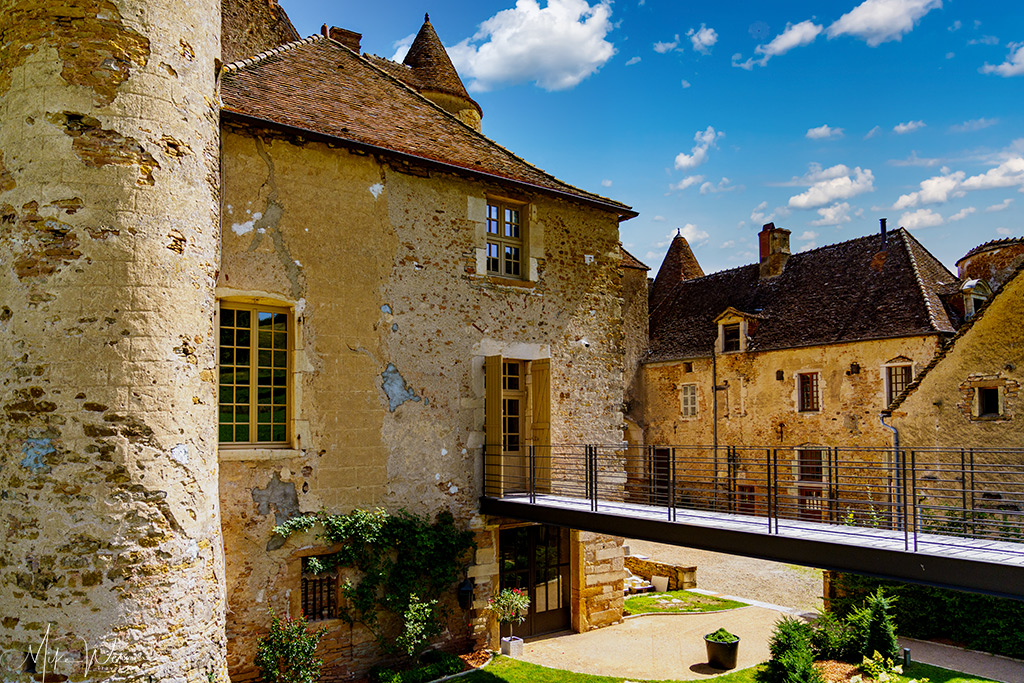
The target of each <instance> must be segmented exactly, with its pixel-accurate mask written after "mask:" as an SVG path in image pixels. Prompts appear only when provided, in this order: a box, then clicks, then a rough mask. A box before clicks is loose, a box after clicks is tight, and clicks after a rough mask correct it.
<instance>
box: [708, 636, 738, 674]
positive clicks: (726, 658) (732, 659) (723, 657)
mask: <svg viewBox="0 0 1024 683" xmlns="http://www.w3.org/2000/svg"><path fill="white" fill-rule="evenodd" d="M704 644H705V645H706V646H707V648H708V664H709V665H710V666H713V667H714V668H716V669H735V668H736V656H737V655H738V654H739V651H740V639H739V638H737V639H736V640H733V641H730V642H728V643H720V642H718V641H715V640H708V639H707V637H705V638H704Z"/></svg>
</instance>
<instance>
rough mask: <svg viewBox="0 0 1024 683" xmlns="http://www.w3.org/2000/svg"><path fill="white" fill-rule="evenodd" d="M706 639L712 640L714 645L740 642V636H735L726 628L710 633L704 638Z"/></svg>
mask: <svg viewBox="0 0 1024 683" xmlns="http://www.w3.org/2000/svg"><path fill="white" fill-rule="evenodd" d="M704 638H705V639H706V640H710V641H711V642H713V643H731V642H733V641H734V640H739V636H734V635H733V634H731V633H729V632H728V631H726V630H725V629H724V628H720V629H718V630H717V631H715V632H714V633H709V634H707V635H706V636H704Z"/></svg>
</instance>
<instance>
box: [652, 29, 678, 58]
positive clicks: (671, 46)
mask: <svg viewBox="0 0 1024 683" xmlns="http://www.w3.org/2000/svg"><path fill="white" fill-rule="evenodd" d="M677 47H679V34H678V33H677V34H676V37H675V39H674V40H673V41H672V42H671V43H670V42H668V41H666V42H663V43H662V42H658V43H655V44H654V51H655V52H657V53H658V54H659V55H663V54H665V53H666V52H672V50H675V49H676V48H677Z"/></svg>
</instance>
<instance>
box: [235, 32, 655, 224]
mask: <svg viewBox="0 0 1024 683" xmlns="http://www.w3.org/2000/svg"><path fill="white" fill-rule="evenodd" d="M221 100H222V109H223V111H224V112H225V113H227V114H229V115H230V114H231V113H237V114H241V115H243V116H248V117H252V118H254V119H257V120H261V121H268V122H273V123H277V124H281V125H284V126H288V127H292V128H298V129H302V130H305V131H309V132H312V133H318V134H321V135H325V136H329V137H331V138H334V139H336V140H339V141H342V142H345V141H348V142H351V143H354V144H356V145H365V146H371V147H375V148H379V149H383V150H389V151H393V152H396V153H398V154H401V155H406V156H411V157H415V158H418V159H421V160H424V161H426V162H432V163H436V164H440V165H443V166H445V167H448V168H451V169H452V170H461V171H465V172H468V173H470V174H474V175H484V176H488V177H491V178H495V179H498V180H506V181H511V182H513V183H519V184H524V185H527V186H531V187H534V188H539V189H541V190H547V191H550V192H554V193H558V194H562V195H568V196H570V197H573V198H576V199H579V200H583V201H585V202H588V203H590V204H594V205H598V206H600V207H602V208H604V209H607V210H609V211H613V212H616V213H618V214H619V215H620V216H624V217H633V216H635V215H636V213H635V212H634V211H632V210H631V209H630V208H629V207H628V206H626V205H625V204H621V203H619V202H616V201H614V200H610V199H606V198H604V197H601V196H599V195H596V194H592V193H590V192H586V191H584V190H580V189H579V188H576V187H573V186H572V185H569V184H568V183H564V182H562V181H560V180H558V179H557V178H555V177H554V176H552V175H550V174H548V173H545V172H544V171H541V170H540V169H538V168H536V167H535V166H532V165H530V164H528V163H527V162H525V161H523V160H522V159H521V158H519V157H517V156H516V155H514V154H512V153H511V152H509V151H508V150H506V149H505V148H503V147H501V146H500V145H498V144H497V143H495V142H494V141H492V140H490V139H489V138H487V137H485V136H483V135H481V134H480V133H477V132H476V131H474V130H473V129H472V128H470V127H468V126H466V125H465V124H463V123H461V122H460V121H459V120H458V119H456V118H455V117H453V116H451V115H449V114H447V113H446V112H445V111H444V110H443V109H441V108H439V107H437V106H436V105H434V104H433V103H431V102H430V101H428V100H427V99H425V98H424V97H422V96H421V95H419V94H418V93H416V92H415V91H414V90H412V89H410V88H409V87H408V86H406V85H405V84H403V83H401V82H399V81H397V80H396V79H395V78H393V77H391V76H389V75H388V74H386V73H385V72H384V71H382V70H381V69H379V68H376V67H375V66H373V65H372V64H371V63H370V62H369V61H367V60H366V59H364V58H362V57H360V56H359V55H357V54H355V53H354V52H352V51H351V50H349V49H348V48H346V47H344V46H343V45H341V44H340V43H337V42H335V41H333V40H331V39H330V38H327V37H325V36H319V35H318V36H310V37H309V38H306V39H304V40H301V41H297V42H294V43H289V44H287V45H283V46H281V47H278V48H275V49H274V50H270V51H268V52H265V53H261V54H260V55H257V56H256V57H255V58H253V59H247V60H244V61H242V62H236V63H234V64H231V65H228V66H226V67H225V68H224V73H223V76H222V81H221Z"/></svg>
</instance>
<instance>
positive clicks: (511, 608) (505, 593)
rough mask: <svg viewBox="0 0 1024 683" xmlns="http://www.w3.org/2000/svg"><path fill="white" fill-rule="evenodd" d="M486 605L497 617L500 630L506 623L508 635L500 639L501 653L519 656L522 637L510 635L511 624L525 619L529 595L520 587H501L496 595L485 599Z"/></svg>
mask: <svg viewBox="0 0 1024 683" xmlns="http://www.w3.org/2000/svg"><path fill="white" fill-rule="evenodd" d="M487 606H488V607H489V608H490V610H491V611H492V612H494V616H495V617H496V618H497V620H498V623H499V624H501V626H500V627H499V635H500V631H503V630H504V625H505V624H508V637H507V638H505V637H502V639H501V654H503V655H508V656H509V657H521V656H522V654H523V639H522V638H519V637H516V636H514V635H512V624H521V623H523V622H524V621H525V620H526V612H527V610H529V609H530V596H529V595H528V594H527V593H526V591H525V590H523V589H522V588H503V589H502V590H501V591H500V592H499V593H498V594H497V595H496V596H494V597H492V598H491V599H490V600H488V601H487Z"/></svg>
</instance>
